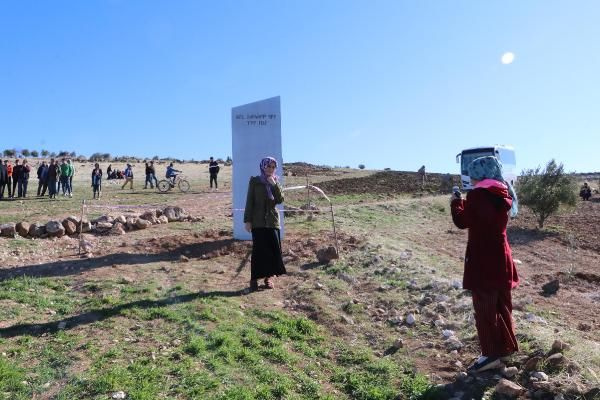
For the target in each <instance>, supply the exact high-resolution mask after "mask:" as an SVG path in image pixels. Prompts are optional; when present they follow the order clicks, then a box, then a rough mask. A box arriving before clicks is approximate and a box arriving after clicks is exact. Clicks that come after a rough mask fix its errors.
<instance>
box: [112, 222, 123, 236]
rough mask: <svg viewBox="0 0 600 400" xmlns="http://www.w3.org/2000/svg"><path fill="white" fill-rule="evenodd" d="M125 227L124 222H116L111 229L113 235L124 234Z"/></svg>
mask: <svg viewBox="0 0 600 400" xmlns="http://www.w3.org/2000/svg"><path fill="white" fill-rule="evenodd" d="M123 227H124V225H123V224H122V223H120V222H115V224H114V225H113V227H112V228H111V229H110V234H111V235H124V234H125V229H124V228H123Z"/></svg>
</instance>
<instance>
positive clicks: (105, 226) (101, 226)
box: [96, 221, 113, 232]
mask: <svg viewBox="0 0 600 400" xmlns="http://www.w3.org/2000/svg"><path fill="white" fill-rule="evenodd" d="M112 227H113V224H111V223H110V222H105V221H100V222H97V223H96V231H97V232H106V231H108V230H110V229H112Z"/></svg>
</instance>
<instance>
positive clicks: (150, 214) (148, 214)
mask: <svg viewBox="0 0 600 400" xmlns="http://www.w3.org/2000/svg"><path fill="white" fill-rule="evenodd" d="M140 218H141V219H145V220H146V221H150V222H152V220H154V219H156V211H155V210H151V211H146V212H145V213H143V214H142V215H140Z"/></svg>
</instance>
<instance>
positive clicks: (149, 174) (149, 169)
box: [144, 161, 154, 189]
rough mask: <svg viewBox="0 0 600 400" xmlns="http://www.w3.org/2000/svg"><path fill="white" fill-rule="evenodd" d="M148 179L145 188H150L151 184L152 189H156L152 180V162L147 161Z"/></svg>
mask: <svg viewBox="0 0 600 400" xmlns="http://www.w3.org/2000/svg"><path fill="white" fill-rule="evenodd" d="M145 172H146V181H145V182H144V189H148V184H150V189H154V182H152V169H151V168H150V164H149V163H148V161H146V171H145Z"/></svg>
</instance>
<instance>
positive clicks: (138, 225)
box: [135, 218, 152, 229]
mask: <svg viewBox="0 0 600 400" xmlns="http://www.w3.org/2000/svg"><path fill="white" fill-rule="evenodd" d="M150 226H152V222H150V221H146V220H145V219H142V218H138V220H137V221H136V223H135V227H136V228H138V229H146V228H149V227H150Z"/></svg>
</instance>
